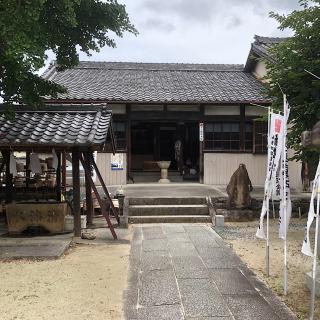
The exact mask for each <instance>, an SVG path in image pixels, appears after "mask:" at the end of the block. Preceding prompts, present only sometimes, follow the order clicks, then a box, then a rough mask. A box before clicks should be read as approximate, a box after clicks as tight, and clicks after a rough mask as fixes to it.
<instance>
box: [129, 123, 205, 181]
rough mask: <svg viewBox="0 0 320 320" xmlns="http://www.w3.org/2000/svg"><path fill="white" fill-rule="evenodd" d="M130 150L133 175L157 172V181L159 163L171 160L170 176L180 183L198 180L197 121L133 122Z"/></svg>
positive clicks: (155, 173)
mask: <svg viewBox="0 0 320 320" xmlns="http://www.w3.org/2000/svg"><path fill="white" fill-rule="evenodd" d="M130 151H131V157H130V159H131V174H132V175H133V176H136V173H142V175H145V176H150V173H151V172H154V176H155V177H156V178H157V177H158V173H159V168H158V165H157V161H160V160H166V161H171V165H170V168H169V171H170V175H171V176H175V177H179V179H178V180H181V181H199V129H198V122H179V123H177V122H140V121H134V122H132V123H131V150H130ZM147 173H149V174H147ZM140 176H141V175H140ZM139 180H141V179H139ZM149 180H150V179H149ZM156 181H157V180H155V182H156Z"/></svg>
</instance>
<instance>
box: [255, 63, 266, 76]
mask: <svg viewBox="0 0 320 320" xmlns="http://www.w3.org/2000/svg"><path fill="white" fill-rule="evenodd" d="M253 73H254V75H255V76H256V77H257V78H258V79H261V78H263V77H264V76H265V75H266V74H267V68H266V64H265V62H263V61H258V62H257V64H256V67H255V69H254V71H253Z"/></svg>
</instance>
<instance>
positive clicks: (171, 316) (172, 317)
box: [138, 304, 184, 320]
mask: <svg viewBox="0 0 320 320" xmlns="http://www.w3.org/2000/svg"><path fill="white" fill-rule="evenodd" d="M138 320H184V317H183V313H182V309H181V307H180V305H178V304H176V305H172V306H167V305H165V306H156V307H147V308H140V309H138Z"/></svg>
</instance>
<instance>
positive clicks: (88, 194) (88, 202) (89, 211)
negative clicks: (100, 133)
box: [84, 151, 94, 225]
mask: <svg viewBox="0 0 320 320" xmlns="http://www.w3.org/2000/svg"><path fill="white" fill-rule="evenodd" d="M90 157H91V155H90V151H87V152H85V154H84V161H85V163H86V165H87V167H88V168H91V166H90ZM86 209H87V210H86V214H87V223H88V224H89V225H90V224H92V223H93V212H94V211H93V203H92V188H91V183H90V181H89V179H88V178H87V177H86Z"/></svg>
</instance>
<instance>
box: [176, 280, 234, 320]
mask: <svg viewBox="0 0 320 320" xmlns="http://www.w3.org/2000/svg"><path fill="white" fill-rule="evenodd" d="M178 286H179V290H180V294H181V299H182V304H183V307H184V312H185V316H186V317H190V318H192V317H223V316H230V315H231V314H230V312H229V309H228V307H227V305H226V303H225V302H224V301H223V298H222V296H221V294H220V293H219V291H218V289H217V288H216V287H215V285H214V283H213V282H212V281H210V280H208V279H178Z"/></svg>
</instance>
